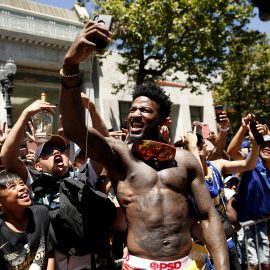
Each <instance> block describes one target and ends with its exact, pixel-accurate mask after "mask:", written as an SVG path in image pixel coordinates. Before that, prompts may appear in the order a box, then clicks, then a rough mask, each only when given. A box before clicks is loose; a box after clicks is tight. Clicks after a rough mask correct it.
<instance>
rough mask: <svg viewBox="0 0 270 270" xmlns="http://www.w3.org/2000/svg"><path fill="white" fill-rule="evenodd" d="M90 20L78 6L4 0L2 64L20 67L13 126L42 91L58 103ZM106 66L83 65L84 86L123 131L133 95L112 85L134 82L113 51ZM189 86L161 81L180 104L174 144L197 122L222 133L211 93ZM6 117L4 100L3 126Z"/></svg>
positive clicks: (0, 3) (0, 109) (0, 107)
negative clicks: (74, 46)
mask: <svg viewBox="0 0 270 270" xmlns="http://www.w3.org/2000/svg"><path fill="white" fill-rule="evenodd" d="M87 15H88V14H87V11H86V10H85V9H84V8H81V7H78V6H74V8H73V10H67V9H63V8H58V7H53V6H48V5H45V4H41V3H37V2H34V1H30V0H0V64H1V63H4V62H5V61H6V60H7V59H8V58H9V57H12V58H13V59H14V60H15V63H16V65H17V73H16V75H15V78H14V85H15V87H14V94H13V96H12V99H11V102H12V119H13V123H15V121H16V120H17V118H18V116H19V115H20V113H21V112H22V110H23V109H24V108H25V107H26V106H27V105H29V104H30V103H31V102H33V101H34V100H36V99H38V98H39V96H40V92H41V90H46V91H47V92H48V100H49V102H51V103H53V104H58V102H59V101H58V96H59V90H60V83H59V69H60V68H61V66H62V61H63V57H64V54H65V52H66V51H67V48H68V47H69V45H70V44H71V42H72V41H73V40H74V38H75V36H76V35H77V33H78V32H79V31H80V29H81V28H82V27H83V23H82V22H81V21H80V18H81V17H85V16H87ZM102 61H103V64H102V65H99V60H98V58H97V57H93V58H90V59H88V60H87V61H85V62H84V63H83V64H82V65H81V74H82V78H83V85H82V87H83V90H85V91H86V92H87V93H88V94H89V95H90V97H91V98H93V99H95V102H96V106H97V108H98V109H99V110H100V113H101V115H102V117H103V118H104V120H105V122H106V124H107V127H108V128H112V129H114V130H117V129H119V128H120V127H121V126H123V125H124V120H125V117H126V114H127V110H128V106H129V104H130V103H131V96H130V94H129V93H128V91H125V92H119V93H117V94H116V95H114V94H112V92H113V87H112V84H113V83H117V82H119V81H121V82H123V81H124V82H125V81H127V82H128V77H127V75H123V74H121V73H120V72H119V71H118V69H117V62H119V61H121V55H119V53H117V52H112V54H111V55H110V56H108V57H107V58H105V59H103V60H102ZM184 83H185V81H184V78H183V81H182V82H181V83H180V82H179V83H172V82H170V81H167V82H160V84H161V85H162V86H164V89H165V90H166V91H167V92H168V93H170V96H171V99H172V101H173V102H174V106H173V110H172V118H173V121H174V125H173V128H172V130H171V136H172V140H175V139H176V138H177V137H179V136H180V135H181V134H182V133H183V131H184V130H190V129H191V122H192V121H193V120H200V121H204V122H208V123H209V126H210V129H211V130H214V131H216V123H215V116H214V109H213V100H212V95H211V93H210V92H206V91H204V94H203V95H199V96H198V95H195V94H191V93H190V91H189V89H184V90H181V88H182V86H183V85H184ZM5 117H6V115H5V110H4V101H3V99H2V96H1V95H0V121H1V122H3V121H4V119H5ZM55 119H56V121H55V123H56V124H55V129H56V128H57V122H58V121H57V117H56V118H55Z"/></svg>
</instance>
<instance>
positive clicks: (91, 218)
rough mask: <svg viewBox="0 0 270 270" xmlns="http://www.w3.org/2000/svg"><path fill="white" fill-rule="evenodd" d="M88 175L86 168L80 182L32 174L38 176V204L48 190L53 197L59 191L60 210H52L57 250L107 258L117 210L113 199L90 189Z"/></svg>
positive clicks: (36, 195)
mask: <svg viewBox="0 0 270 270" xmlns="http://www.w3.org/2000/svg"><path fill="white" fill-rule="evenodd" d="M87 172H88V169H87V166H84V167H82V169H81V170H80V173H79V176H78V179H74V178H72V177H66V178H58V177H55V176H52V175H48V174H44V173H39V172H36V171H31V175H32V176H33V175H34V183H33V185H32V188H33V191H34V193H35V200H34V201H36V202H38V203H40V196H43V195H44V194H45V193H46V190H47V191H48V190H49V191H50V192H52V194H53V193H54V194H55V193H57V192H58V191H59V208H57V209H50V210H49V213H50V218H51V225H52V226H51V227H52V230H51V238H52V242H53V244H54V246H55V248H56V249H57V250H59V251H61V252H63V253H65V254H69V255H78V256H82V255H86V254H90V253H92V254H93V253H95V254H99V255H100V256H102V257H106V256H107V255H108V252H109V238H110V226H111V224H112V223H113V221H114V220H115V218H116V207H115V206H114V204H113V203H112V202H111V201H110V199H108V198H106V197H104V196H101V194H100V193H99V192H98V191H96V190H94V189H93V188H91V187H90V186H89V184H88V182H87ZM48 178H50V180H49V181H48ZM48 182H49V183H50V185H48ZM36 191H37V192H36ZM52 196H54V195H52Z"/></svg>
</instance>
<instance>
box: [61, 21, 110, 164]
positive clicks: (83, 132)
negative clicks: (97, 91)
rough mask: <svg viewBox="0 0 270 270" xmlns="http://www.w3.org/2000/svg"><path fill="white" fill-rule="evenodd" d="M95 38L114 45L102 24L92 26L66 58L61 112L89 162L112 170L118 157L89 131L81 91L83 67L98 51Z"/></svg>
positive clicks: (68, 132) (66, 129) (69, 133)
mask: <svg viewBox="0 0 270 270" xmlns="http://www.w3.org/2000/svg"><path fill="white" fill-rule="evenodd" d="M95 37H99V38H102V39H103V40H105V41H106V42H110V41H111V39H110V38H111V34H110V32H109V31H107V30H106V29H105V28H104V27H102V26H101V25H100V24H97V23H94V22H89V23H88V24H87V25H86V26H85V27H84V28H83V29H82V31H81V32H80V33H79V34H78V36H77V37H76V39H75V40H74V42H73V43H72V45H71V47H70V48H69V50H68V51H67V53H66V55H65V58H64V64H63V68H62V70H61V82H62V88H61V93H60V109H61V114H62V121H63V127H64V132H65V135H66V137H67V138H69V139H70V140H72V141H73V142H75V143H76V144H77V145H78V146H79V147H80V148H81V149H82V150H84V151H85V152H86V153H87V156H88V157H89V158H91V159H93V160H95V161H98V162H100V163H101V164H102V165H104V166H105V167H108V166H109V165H110V163H111V162H112V160H113V158H114V153H113V151H112V149H111V147H110V145H109V144H108V142H107V140H106V139H105V138H104V136H102V135H101V134H100V133H99V132H98V131H97V130H96V129H94V128H89V130H87V126H86V123H85V117H84V106H83V103H82V98H81V90H80V84H81V79H80V76H79V65H80V63H81V62H82V61H84V60H86V59H87V58H88V57H89V56H90V55H91V54H92V53H93V51H96V50H97V51H98V48H97V47H96V45H95V43H93V42H91V41H90V40H91V39H93V38H95Z"/></svg>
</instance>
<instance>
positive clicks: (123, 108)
mask: <svg viewBox="0 0 270 270" xmlns="http://www.w3.org/2000/svg"><path fill="white" fill-rule="evenodd" d="M131 104H132V102H129V101H119V117H120V129H121V128H126V119H127V116H128V112H129V109H130V106H131Z"/></svg>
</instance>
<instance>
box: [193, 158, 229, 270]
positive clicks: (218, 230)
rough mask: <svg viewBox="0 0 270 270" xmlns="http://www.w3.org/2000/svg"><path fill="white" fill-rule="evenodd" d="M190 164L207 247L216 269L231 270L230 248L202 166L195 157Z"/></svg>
mask: <svg viewBox="0 0 270 270" xmlns="http://www.w3.org/2000/svg"><path fill="white" fill-rule="evenodd" d="M188 162H189V164H193V165H192V169H193V170H194V173H195V178H194V180H193V181H192V183H191V190H192V194H193V198H194V202H195V206H196V209H197V211H198V215H199V218H200V224H201V229H202V234H203V239H204V240H205V244H206V247H207V249H208V251H209V253H210V255H211V258H212V259H213V262H214V266H215V269H217V270H218V269H222V270H229V257H228V248H227V242H226V238H225V234H224V229H223V227H222V223H221V220H220V217H219V215H218V213H217V211H216V209H215V207H214V204H213V201H212V199H211V197H210V194H209V191H208V189H207V188H206V186H205V184H204V179H203V173H202V169H201V166H200V164H199V163H198V161H197V159H196V158H195V157H194V156H192V159H191V158H190V159H189V161H188Z"/></svg>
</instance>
